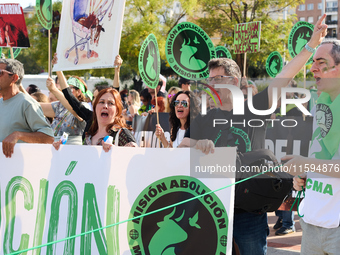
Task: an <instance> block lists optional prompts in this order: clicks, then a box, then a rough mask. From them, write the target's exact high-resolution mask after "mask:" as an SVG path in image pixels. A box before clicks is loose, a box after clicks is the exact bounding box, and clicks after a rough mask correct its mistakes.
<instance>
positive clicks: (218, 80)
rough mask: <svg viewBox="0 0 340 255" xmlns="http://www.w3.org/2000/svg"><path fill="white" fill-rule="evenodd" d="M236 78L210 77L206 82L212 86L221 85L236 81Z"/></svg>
mask: <svg viewBox="0 0 340 255" xmlns="http://www.w3.org/2000/svg"><path fill="white" fill-rule="evenodd" d="M234 79H235V77H231V76H225V75H216V76H214V77H209V78H207V79H206V81H207V82H208V83H210V84H216V83H217V84H220V83H222V82H223V83H224V82H225V83H226V82H228V81H229V82H230V80H234Z"/></svg>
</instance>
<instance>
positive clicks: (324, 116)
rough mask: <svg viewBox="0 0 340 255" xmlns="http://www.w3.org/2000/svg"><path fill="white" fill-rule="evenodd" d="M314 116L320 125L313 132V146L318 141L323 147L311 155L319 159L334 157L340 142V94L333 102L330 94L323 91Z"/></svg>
mask: <svg viewBox="0 0 340 255" xmlns="http://www.w3.org/2000/svg"><path fill="white" fill-rule="evenodd" d="M314 118H316V123H317V125H318V127H317V128H316V129H315V131H314V133H313V136H312V143H311V148H312V147H313V144H314V143H315V142H318V143H319V144H320V146H321V148H322V149H321V151H317V152H313V153H312V154H311V155H314V156H315V158H317V159H332V158H333V156H334V154H335V153H336V152H337V150H338V149H339V144H340V135H339V130H340V96H337V97H336V98H335V100H334V101H333V102H332V101H331V98H330V96H329V94H327V93H324V92H323V93H321V95H320V97H319V98H318V101H317V105H316V112H315V116H314Z"/></svg>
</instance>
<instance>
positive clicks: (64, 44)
mask: <svg viewBox="0 0 340 255" xmlns="http://www.w3.org/2000/svg"><path fill="white" fill-rule="evenodd" d="M124 7H125V0H105V1H101V0H64V1H63V9H62V12H61V13H62V14H61V20H60V29H59V36H58V45H57V55H58V63H57V64H56V65H54V68H53V71H66V70H82V69H93V68H109V67H113V64H114V59H115V57H116V55H118V53H119V44H120V37H121V31H122V25H123V17H124Z"/></svg>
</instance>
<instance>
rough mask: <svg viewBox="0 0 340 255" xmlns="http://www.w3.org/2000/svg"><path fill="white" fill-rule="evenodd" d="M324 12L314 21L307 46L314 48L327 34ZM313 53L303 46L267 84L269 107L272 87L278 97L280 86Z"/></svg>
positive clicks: (287, 80)
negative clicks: (276, 91) (275, 89)
mask: <svg viewBox="0 0 340 255" xmlns="http://www.w3.org/2000/svg"><path fill="white" fill-rule="evenodd" d="M326 16H327V15H326V14H324V15H323V16H322V17H321V18H320V19H319V20H318V22H317V23H316V25H315V27H314V31H313V34H312V37H311V39H310V40H309V42H308V43H307V44H308V46H309V47H311V48H313V49H315V48H316V47H317V46H318V45H319V44H320V43H321V42H322V40H323V39H324V38H325V36H326V35H327V25H325V24H322V22H323V20H324V19H325V18H326ZM312 54H313V53H311V52H309V51H308V50H307V49H306V48H305V47H304V48H303V49H302V51H301V52H300V53H299V54H298V55H297V56H296V57H295V58H293V59H292V60H291V61H290V62H289V63H288V64H287V65H286V66H285V67H284V68H283V69H282V71H281V73H279V74H278V75H277V76H276V78H275V79H274V80H273V81H272V82H271V83H270V84H269V86H268V98H269V102H268V103H269V107H270V106H271V105H272V103H273V98H272V93H273V88H277V90H278V99H279V98H280V97H281V88H283V87H286V86H287V85H288V84H289V82H290V81H291V80H292V79H293V78H294V77H295V75H297V74H298V73H299V72H300V70H301V69H302V68H303V66H304V65H305V64H306V63H307V61H308V59H309V58H310V57H311V56H312Z"/></svg>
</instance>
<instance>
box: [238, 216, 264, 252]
mask: <svg viewBox="0 0 340 255" xmlns="http://www.w3.org/2000/svg"><path fill="white" fill-rule="evenodd" d="M233 232H234V233H233V235H234V240H235V242H236V244H237V246H238V248H239V250H240V253H241V255H265V254H267V236H268V235H269V228H268V221H267V213H264V214H253V213H247V212H244V213H237V214H235V215H234V230H233Z"/></svg>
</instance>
